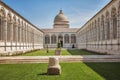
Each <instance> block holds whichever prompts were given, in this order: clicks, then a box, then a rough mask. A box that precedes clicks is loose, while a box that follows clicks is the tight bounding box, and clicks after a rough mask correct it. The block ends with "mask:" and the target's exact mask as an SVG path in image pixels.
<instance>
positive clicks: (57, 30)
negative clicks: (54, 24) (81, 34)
mask: <svg viewBox="0 0 120 80" xmlns="http://www.w3.org/2000/svg"><path fill="white" fill-rule="evenodd" d="M41 30H42V31H43V32H45V33H49V32H52V33H56V32H77V30H78V28H53V29H41Z"/></svg>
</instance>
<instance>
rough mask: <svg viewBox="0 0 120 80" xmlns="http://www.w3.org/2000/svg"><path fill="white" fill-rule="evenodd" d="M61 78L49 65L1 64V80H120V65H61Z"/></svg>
mask: <svg viewBox="0 0 120 80" xmlns="http://www.w3.org/2000/svg"><path fill="white" fill-rule="evenodd" d="M60 65H61V67H62V74H61V75H60V76H55V75H54V76H49V75H46V72H47V66H48V65H47V64H43V63H42V64H0V80H120V63H61V64H60Z"/></svg>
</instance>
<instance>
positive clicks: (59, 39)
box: [58, 35, 63, 47]
mask: <svg viewBox="0 0 120 80" xmlns="http://www.w3.org/2000/svg"><path fill="white" fill-rule="evenodd" d="M58 43H60V46H61V47H63V36H62V35H59V36H58Z"/></svg>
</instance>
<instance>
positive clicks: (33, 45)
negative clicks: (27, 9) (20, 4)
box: [0, 1, 43, 54]
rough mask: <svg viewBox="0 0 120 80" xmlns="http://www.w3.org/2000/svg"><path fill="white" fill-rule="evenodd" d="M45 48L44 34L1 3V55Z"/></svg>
mask: <svg viewBox="0 0 120 80" xmlns="http://www.w3.org/2000/svg"><path fill="white" fill-rule="evenodd" d="M41 48H43V32H42V31H41V30H40V29H38V28H37V27H36V26H34V25H33V24H32V23H30V22H29V21H28V20H26V19H25V18H24V17H22V16H21V15H19V14H18V13H16V12H15V11H14V10H12V9H11V8H10V7H8V6H7V5H6V4H5V3H3V2H1V1H0V53H1V54H2V53H10V54H11V53H13V52H17V51H28V50H34V49H41Z"/></svg>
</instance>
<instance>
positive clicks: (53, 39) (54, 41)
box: [51, 35, 56, 44]
mask: <svg viewBox="0 0 120 80" xmlns="http://www.w3.org/2000/svg"><path fill="white" fill-rule="evenodd" d="M51 44H56V35H52V36H51Z"/></svg>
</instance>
